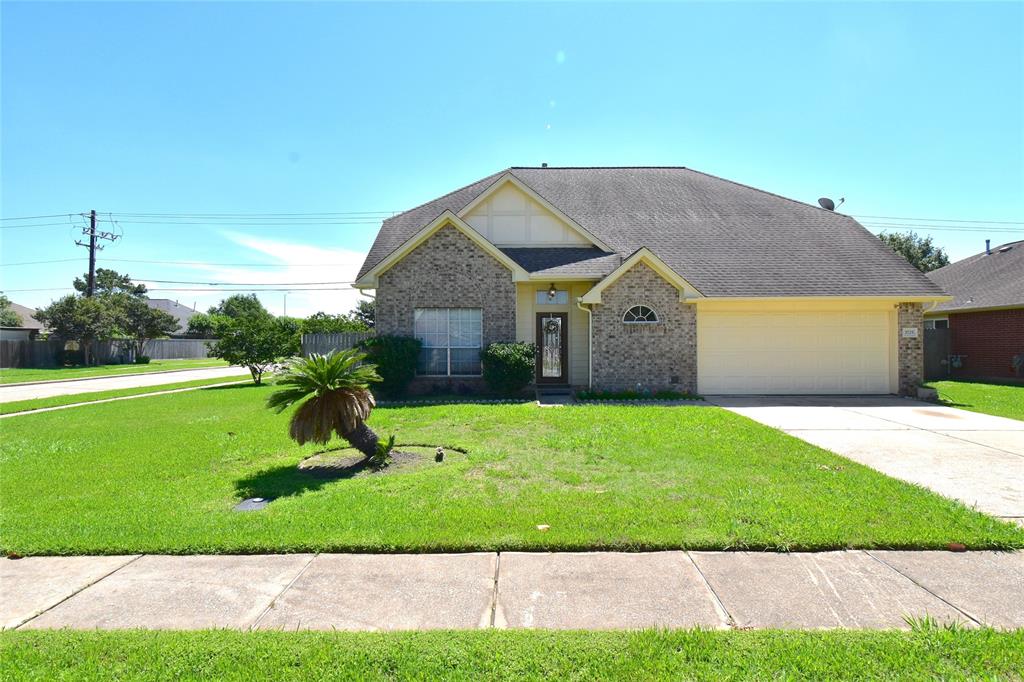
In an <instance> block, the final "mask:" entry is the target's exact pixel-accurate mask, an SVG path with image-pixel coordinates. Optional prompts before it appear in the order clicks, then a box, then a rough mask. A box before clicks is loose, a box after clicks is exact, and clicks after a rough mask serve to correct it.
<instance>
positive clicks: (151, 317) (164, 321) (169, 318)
mask: <svg viewBox="0 0 1024 682" xmlns="http://www.w3.org/2000/svg"><path fill="white" fill-rule="evenodd" d="M118 308H119V311H118V312H119V313H120V314H119V315H118V317H119V319H118V327H119V331H121V332H122V333H123V334H125V335H126V336H128V337H129V338H130V339H131V340H132V345H133V346H134V347H135V357H136V359H137V358H140V357H142V356H144V355H145V354H146V344H147V343H149V341H150V340H152V339H156V338H160V337H161V336H170V335H171V334H173V333H174V332H176V331H178V320H176V319H175V318H174V316H173V315H169V314H167V313H165V312H164V311H162V310H157V309H156V308H150V307H149V306H148V305H146V302H145V301H144V300H142V299H140V298H129V299H128V300H127V301H124V302H123V303H122V304H121V305H119V306H118Z"/></svg>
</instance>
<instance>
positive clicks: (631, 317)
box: [622, 305, 658, 324]
mask: <svg viewBox="0 0 1024 682" xmlns="http://www.w3.org/2000/svg"><path fill="white" fill-rule="evenodd" d="M622 321H623V322H624V323H626V324H654V323H655V322H657V321H658V313H656V312H654V308H651V307H648V306H645V305H635V306H633V307H632V308H630V309H629V310H627V311H626V312H625V313H624V314H623V316H622Z"/></svg>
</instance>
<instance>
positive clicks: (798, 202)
mask: <svg viewBox="0 0 1024 682" xmlns="http://www.w3.org/2000/svg"><path fill="white" fill-rule="evenodd" d="M686 170H688V171H690V172H692V173H697V174H699V175H703V176H705V177H708V178H714V179H715V180H721V181H722V182H728V183H729V184H731V185H736V186H737V187H745V188H747V189H751V190H754V191H755V192H760V193H761V194H767V195H768V196H771V197H775V198H777V199H784V200H785V201H789V202H792V203H794V204H798V205H800V206H806V207H807V208H813V209H815V210H816V211H824V212H825V213H828V214H829V215H837V216H839V217H841V218H846V219H847V220H852V221H853V222H855V223H857V224H858V225H860V223H859V222H857V220H856V219H854V218H853V217H852V216H848V215H846V214H845V213H836V212H835V211H830V210H828V209H827V208H822V207H821V206H815V205H814V204H808V203H806V202H804V201H800V200H799V199H793V198H792V197H787V196H783V195H782V194H776V193H775V192H769V191H768V190H766V189H761V188H759V187H754V186H753V185H748V184H746V183H743V182H737V181H736V180H730V179H729V178H723V177H722V176H720V175H715V174H713V173H706V172H704V171H699V170H696V169H694V168H687V169H686ZM862 227H863V226H862ZM865 229H867V228H865Z"/></svg>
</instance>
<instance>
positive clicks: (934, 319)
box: [924, 317, 949, 329]
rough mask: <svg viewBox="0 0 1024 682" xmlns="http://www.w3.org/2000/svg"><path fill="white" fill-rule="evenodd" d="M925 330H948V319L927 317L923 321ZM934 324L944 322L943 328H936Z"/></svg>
mask: <svg viewBox="0 0 1024 682" xmlns="http://www.w3.org/2000/svg"><path fill="white" fill-rule="evenodd" d="M924 322H925V329H949V318H948V317H929V318H927V319H926V320H925V321H924ZM929 322H931V323H932V326H931V327H929V326H928V323H929ZM936 322H945V323H946V326H945V327H936V326H935V323H936Z"/></svg>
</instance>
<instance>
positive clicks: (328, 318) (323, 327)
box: [302, 312, 367, 334]
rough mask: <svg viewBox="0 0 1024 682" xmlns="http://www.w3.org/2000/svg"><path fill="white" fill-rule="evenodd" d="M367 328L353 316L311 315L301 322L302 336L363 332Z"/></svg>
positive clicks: (321, 313)
mask: <svg viewBox="0 0 1024 682" xmlns="http://www.w3.org/2000/svg"><path fill="white" fill-rule="evenodd" d="M366 330H367V326H366V324H365V323H363V321H362V320H358V319H356V318H355V315H328V314H327V313H323V312H320V313H313V314H312V315H310V316H309V317H307V318H306V319H304V320H303V321H302V333H303V334H336V333H340V332H364V331H366Z"/></svg>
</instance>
